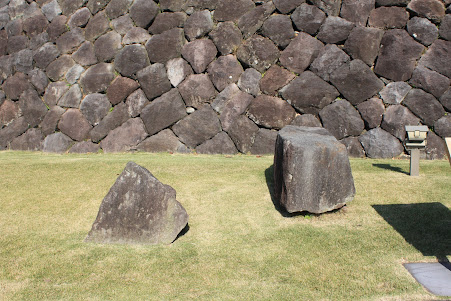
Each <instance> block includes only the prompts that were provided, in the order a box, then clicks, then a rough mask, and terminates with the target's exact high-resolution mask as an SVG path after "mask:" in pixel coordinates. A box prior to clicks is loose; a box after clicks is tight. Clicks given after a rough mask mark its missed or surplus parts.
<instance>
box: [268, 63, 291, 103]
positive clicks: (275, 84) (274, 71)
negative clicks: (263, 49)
mask: <svg viewBox="0 0 451 301" xmlns="http://www.w3.org/2000/svg"><path fill="white" fill-rule="evenodd" d="M295 77H296V76H295V75H294V74H293V73H292V72H290V71H288V70H286V69H284V68H282V67H280V66H278V65H273V66H271V68H269V69H268V71H266V73H265V75H264V76H263V78H262V79H261V80H260V89H261V91H262V92H263V93H265V94H269V95H273V96H277V93H278V90H279V89H280V88H282V87H284V86H285V85H287V84H288V83H289V82H290V81H292V80H293V79H294V78H295Z"/></svg>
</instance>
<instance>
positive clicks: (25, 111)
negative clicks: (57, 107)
mask: <svg viewBox="0 0 451 301" xmlns="http://www.w3.org/2000/svg"><path fill="white" fill-rule="evenodd" d="M19 109H20V111H21V112H22V115H23V117H24V118H25V120H26V122H27V123H28V124H29V126H30V127H35V126H37V125H38V124H39V123H41V121H42V120H43V119H44V116H45V114H47V111H48V109H47V106H46V105H45V104H44V102H42V100H41V98H40V97H39V95H38V93H37V92H36V90H34V89H28V90H26V91H24V92H23V93H22V94H21V95H20V98H19Z"/></svg>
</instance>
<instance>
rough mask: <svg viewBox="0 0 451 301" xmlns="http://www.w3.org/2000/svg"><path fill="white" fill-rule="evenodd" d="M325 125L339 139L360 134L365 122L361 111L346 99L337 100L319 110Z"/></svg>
mask: <svg viewBox="0 0 451 301" xmlns="http://www.w3.org/2000/svg"><path fill="white" fill-rule="evenodd" d="M319 116H320V118H321V121H322V123H323V126H324V127H325V128H326V129H327V130H328V131H329V132H330V133H331V134H332V135H334V136H335V138H337V139H343V138H346V137H348V136H359V135H360V134H361V133H362V132H363V129H364V123H363V120H362V118H360V114H359V112H358V111H357V110H356V109H355V108H354V107H353V106H352V105H351V104H350V103H349V102H347V101H346V100H339V101H336V102H334V103H332V104H330V105H328V106H327V107H325V108H324V109H322V110H321V111H320V112H319Z"/></svg>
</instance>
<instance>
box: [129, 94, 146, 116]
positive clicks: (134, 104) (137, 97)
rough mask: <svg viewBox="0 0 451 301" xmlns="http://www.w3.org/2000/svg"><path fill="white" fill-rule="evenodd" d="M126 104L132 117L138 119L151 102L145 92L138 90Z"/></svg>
mask: <svg viewBox="0 0 451 301" xmlns="http://www.w3.org/2000/svg"><path fill="white" fill-rule="evenodd" d="M125 104H126V105H127V109H128V114H130V117H137V116H139V115H140V114H141V111H142V109H144V107H145V106H146V105H148V104H149V100H148V99H147V97H146V94H144V92H143V90H141V89H138V90H136V91H135V92H133V93H132V94H130V95H129V96H128V97H127V100H126V102H125Z"/></svg>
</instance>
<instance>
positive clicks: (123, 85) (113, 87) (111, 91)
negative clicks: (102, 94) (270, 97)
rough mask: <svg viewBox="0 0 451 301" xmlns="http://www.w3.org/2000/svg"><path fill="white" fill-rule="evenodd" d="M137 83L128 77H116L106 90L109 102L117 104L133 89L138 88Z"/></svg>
mask: <svg viewBox="0 0 451 301" xmlns="http://www.w3.org/2000/svg"><path fill="white" fill-rule="evenodd" d="M138 87H139V84H138V83H137V82H136V81H134V80H132V79H131V78H128V77H122V76H118V77H116V78H115V79H114V80H113V81H112V82H111V84H110V85H109V86H108V88H107V90H106V95H107V96H108V99H109V100H110V102H111V104H113V105H117V104H118V103H120V102H121V101H123V100H124V99H126V98H127V96H129V95H130V94H131V93H132V92H133V91H135V90H136V89H138Z"/></svg>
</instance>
